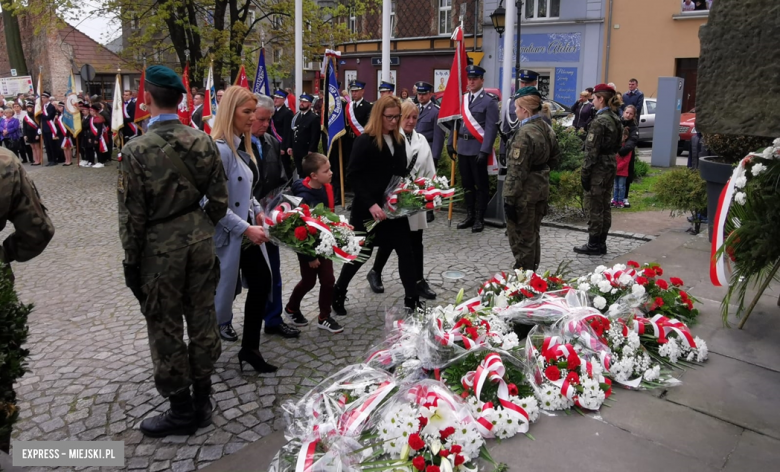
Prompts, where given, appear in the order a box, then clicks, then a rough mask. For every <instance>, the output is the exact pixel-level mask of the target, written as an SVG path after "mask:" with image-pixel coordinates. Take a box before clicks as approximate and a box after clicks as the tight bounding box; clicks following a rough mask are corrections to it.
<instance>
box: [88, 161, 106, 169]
mask: <svg viewBox="0 0 780 472" xmlns="http://www.w3.org/2000/svg"><path fill="white" fill-rule="evenodd" d="M91 167H92V168H93V169H100V168H101V167H105V165H103V164H102V163H100V162H98V163H97V164H95V165H93V166H91Z"/></svg>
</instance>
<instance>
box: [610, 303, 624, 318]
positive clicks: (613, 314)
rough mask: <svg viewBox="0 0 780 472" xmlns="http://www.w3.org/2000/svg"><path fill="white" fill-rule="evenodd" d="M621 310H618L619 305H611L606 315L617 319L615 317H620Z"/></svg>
mask: <svg viewBox="0 0 780 472" xmlns="http://www.w3.org/2000/svg"><path fill="white" fill-rule="evenodd" d="M621 310H622V309H621V308H620V305H619V304H617V303H613V304H612V305H610V306H609V311H608V313H607V314H608V316H609V317H610V318H617V316H618V315H620V312H621Z"/></svg>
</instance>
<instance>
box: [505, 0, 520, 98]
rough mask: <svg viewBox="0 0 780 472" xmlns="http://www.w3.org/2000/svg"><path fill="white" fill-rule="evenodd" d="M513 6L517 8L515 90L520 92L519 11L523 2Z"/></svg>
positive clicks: (518, 1) (518, 0) (507, 14)
mask: <svg viewBox="0 0 780 472" xmlns="http://www.w3.org/2000/svg"><path fill="white" fill-rule="evenodd" d="M511 3H512V2H511V1H510V2H507V4H511ZM507 6H508V5H507ZM515 6H516V7H517V47H516V48H515V90H520V20H521V18H520V15H521V10H522V9H523V2H521V1H520V0H517V2H516V3H515ZM506 16H510V15H509V10H508V9H507V12H506Z"/></svg>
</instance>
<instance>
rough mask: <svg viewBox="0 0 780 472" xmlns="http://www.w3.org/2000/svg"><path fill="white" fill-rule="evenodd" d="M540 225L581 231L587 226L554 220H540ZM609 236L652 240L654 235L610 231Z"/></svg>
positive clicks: (585, 230)
mask: <svg viewBox="0 0 780 472" xmlns="http://www.w3.org/2000/svg"><path fill="white" fill-rule="evenodd" d="M542 226H548V227H551V228H559V229H568V230H571V231H579V232H581V233H587V232H588V228H586V227H585V226H578V225H571V224H566V223H556V222H554V221H542ZM608 234H609V236H613V237H616V238H626V239H637V240H639V241H652V240H654V239H655V238H656V237H655V236H653V235H649V234H641V233H628V232H626V231H610V232H609V233H608Z"/></svg>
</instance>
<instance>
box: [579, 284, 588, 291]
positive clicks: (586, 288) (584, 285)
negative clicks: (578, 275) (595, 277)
mask: <svg viewBox="0 0 780 472" xmlns="http://www.w3.org/2000/svg"><path fill="white" fill-rule="evenodd" d="M577 288H578V289H579V290H582V291H583V292H587V291H588V290H590V284H589V283H581V284H580V285H579V286H578V287H577Z"/></svg>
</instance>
